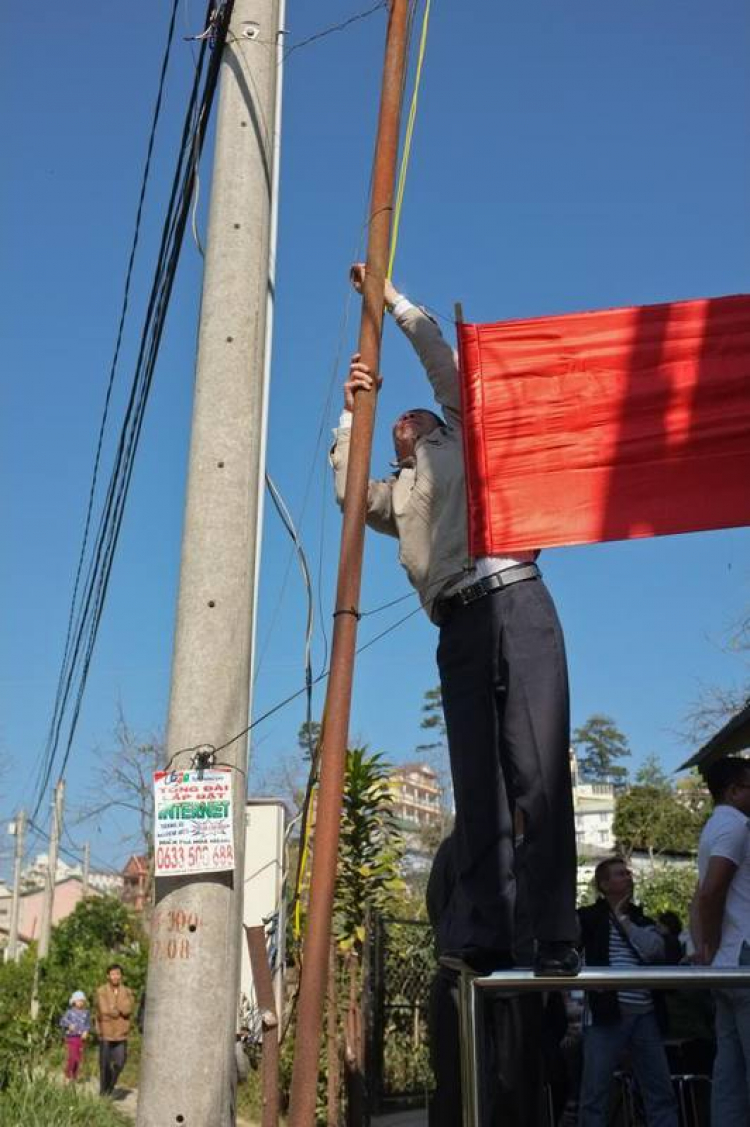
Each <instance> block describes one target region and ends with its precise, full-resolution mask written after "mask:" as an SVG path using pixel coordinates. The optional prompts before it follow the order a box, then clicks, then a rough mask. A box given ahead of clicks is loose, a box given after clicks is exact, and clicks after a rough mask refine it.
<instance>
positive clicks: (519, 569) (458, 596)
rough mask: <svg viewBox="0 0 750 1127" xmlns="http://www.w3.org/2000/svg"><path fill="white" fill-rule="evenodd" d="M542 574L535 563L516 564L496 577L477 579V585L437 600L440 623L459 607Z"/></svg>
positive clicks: (498, 572) (504, 569) (469, 585)
mask: <svg viewBox="0 0 750 1127" xmlns="http://www.w3.org/2000/svg"><path fill="white" fill-rule="evenodd" d="M541 574H542V573H541V571H540V570H539V568H538V567H537V566H536V564H535V563H524V564H514V565H513V566H512V567H506V568H503V570H502V571H496V572H495V573H494V575H486V576H484V578H482V579H477V581H476V583H469V584H468V585H467V586H466V587H461V588H460V589H459V590H458V591H455V592H454V593H453V594H452V595H447V596H446V598H444V599H438V600H437V603H436V606H435V609H436V611H437V613H438V616H439V617H438V621H440V619H443V618H444V617H445V616H446V614H449V613H450V612H451V611H454V610H457V609H458V607H468V606H469V605H470V604H471V603H475V602H476V601H477V599H483V598H484V596H485V595H490V594H491V593H492V592H493V591H501V590H502V589H503V587H510V586H511V584H513V583H523V581H524V580H525V579H539V578H540V577H541Z"/></svg>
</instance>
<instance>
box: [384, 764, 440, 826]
mask: <svg viewBox="0 0 750 1127" xmlns="http://www.w3.org/2000/svg"><path fill="white" fill-rule="evenodd" d="M389 785H390V788H391V791H392V792H393V810H394V813H395V815H396V817H397V818H398V819H399V821H401V822H402V823H404V824H405V825H406V826H410V827H413V828H415V829H417V828H420V827H427V826H441V825H442V821H443V815H442V809H441V806H442V798H443V791H442V787H441V786H440V783H439V781H438V777H437V772H436V771H433V769H432V767H429V766H428V765H427V764H426V763H404V764H403V766H401V767H396V768H394V770H393V771H391V773H390V778H389Z"/></svg>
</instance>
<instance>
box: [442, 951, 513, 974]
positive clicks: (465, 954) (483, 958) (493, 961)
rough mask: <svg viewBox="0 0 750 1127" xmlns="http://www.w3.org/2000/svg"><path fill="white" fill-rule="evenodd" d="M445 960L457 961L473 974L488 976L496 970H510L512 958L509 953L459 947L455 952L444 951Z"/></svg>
mask: <svg viewBox="0 0 750 1127" xmlns="http://www.w3.org/2000/svg"><path fill="white" fill-rule="evenodd" d="M444 954H445V956H446V958H450V959H458V960H459V961H460V962H462V963H465V964H466V966H467V967H468V968H469V970H472V971H474V973H475V974H480V975H488V974H492V972H493V971H496V970H510V969H511V968H512V967H513V966H514V963H513V956H512V954H511V952H510V951H503V950H500V949H492V948H484V947H461V948H459V949H458V950H457V951H445V952H444Z"/></svg>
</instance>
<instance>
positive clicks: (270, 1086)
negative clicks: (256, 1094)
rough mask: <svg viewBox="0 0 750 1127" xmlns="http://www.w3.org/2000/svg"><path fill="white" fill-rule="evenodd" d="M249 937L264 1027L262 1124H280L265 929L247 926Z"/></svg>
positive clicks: (276, 1021)
mask: <svg viewBox="0 0 750 1127" xmlns="http://www.w3.org/2000/svg"><path fill="white" fill-rule="evenodd" d="M245 938H246V939H247V950H248V954H249V956H250V967H251V970H252V972H253V986H254V988H255V1000H256V1002H257V1004H258V1009H259V1010H260V1019H261V1027H262V1041H261V1044H262V1049H261V1059H260V1076H261V1089H262V1092H263V1097H262V1099H263V1107H262V1111H261V1127H279V1103H280V1100H279V1017H278V1014H277V1013H276V995H275V994H274V990H273V979H272V978H271V967H270V966H269V963H268V951H267V950H266V933H265V929H264V928H263V927H246V928H245Z"/></svg>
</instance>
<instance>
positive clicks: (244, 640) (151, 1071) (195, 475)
mask: <svg viewBox="0 0 750 1127" xmlns="http://www.w3.org/2000/svg"><path fill="white" fill-rule="evenodd" d="M278 37H279V0H235V4H234V9H233V12H232V17H231V23H230V27H229V33H228V36H227V42H226V46H225V48H224V55H223V58H222V64H221V94H220V101H219V110H218V118H217V127H216V150H215V155H214V169H213V184H212V189H211V206H210V215H209V226H208V241H207V248H206V263H205V279H204V286H203V301H202V308H201V320H200V334H199V342H198V360H197V371H196V388H195V402H194V408H193V424H192V437H191V447H190V463H189V470H188V487H187V503H186V512H185V528H184V533H183V545H182V562H181V571H180V592H179V601H178V608H177V627H176V635H175V650H174V658H173V666H172V688H171V697H170V705H169V719H168V726H167V755H168V757H169V760H170V763H171V768H172V769H177V770H179V769H183V770H184V769H186V768H188V767H189V766H190V765H191V761H192V751H188V750H181V749H194V748H195V747H196V745H203V744H211V745H213V746H214V747H222V745H224V744H227V746H226V747H225V748H223V750H222V751H221V754H220V756H219V759H220V761H221V762H222V763H223V764H228V765H229V766H230V767H232V768H233V771H232V776H233V800H234V818H235V824H234V855H235V865H236V868H235V870H234V872H233V873H230V872H227V873H214V874H202V875H190V876H177V877H170V878H164V877H156V878H155V907H154V911H153V915H152V921H151V953H150V960H149V974H148V984H147V1003H146V1005H147V1017H146V1035H145V1046H144V1053H143V1061H142V1066H141V1079H140V1085H139V1087H140V1098H139V1103H138V1117H137V1122H138V1125H139V1127H170V1125H172V1124H175V1125H179V1124H185V1125H186V1127H187V1125H189V1127H230V1125H232V1124H233V1123H234V1122H235V1089H236V1064H235V1055H234V1050H235V1032H236V1020H237V1009H238V998H239V960H240V942H241V921H242V885H243V881H242V873H243V861H244V815H245V796H246V772H247V736H243V737H242V738H240V739H235V738H234V737H236V736H237V733H238V732H241V731H242V730H243V729H245V728H246V726H247V723H248V713H249V708H250V677H251V668H252V637H253V613H254V592H253V587H254V576H255V569H256V554H257V552H258V551H259V543H258V525H257V514H258V507H259V497H260V494H261V490H262V488H263V469H264V467H263V465H262V460H263V450H264V442H263V435H262V430H263V420H264V418H265V406H264V403H263V393H264V380H263V372H264V351H265V339H266V316H267V303H268V290H269V248H270V218H271V208H272V200H271V196H272V183H273V167H274V152H273V150H274V138H275V131H276V123H275V120H274V118H275V104H276V68H277V59H278V50H277V49H276V44H277V43H278ZM228 741H231V742H228Z"/></svg>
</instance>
